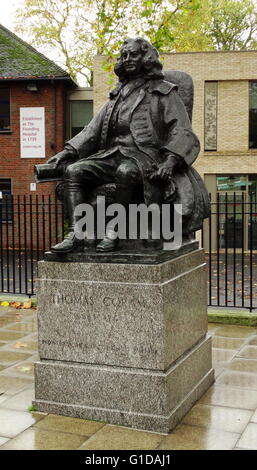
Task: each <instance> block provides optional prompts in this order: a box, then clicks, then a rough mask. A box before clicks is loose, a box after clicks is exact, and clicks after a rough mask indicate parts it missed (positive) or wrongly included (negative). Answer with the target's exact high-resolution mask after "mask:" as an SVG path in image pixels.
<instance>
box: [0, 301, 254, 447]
mask: <svg viewBox="0 0 257 470" xmlns="http://www.w3.org/2000/svg"><path fill="white" fill-rule="evenodd" d="M36 313H37V312H36V310H32V309H26V310H22V309H21V310H16V309H15V308H10V307H0V450H50V449H54V450H59V449H60V450H69V449H74V450H75V449H80V450H89V449H91V450H98V449H103V450H113V449H115V450H120V449H128V450H153V449H167V450H191V449H194V450H232V449H244V450H245V449H249V450H250V449H252V450H257V328H252V327H246V326H234V325H222V324H214V323H212V324H210V325H209V330H210V333H211V334H212V335H213V365H214V368H215V370H216V382H215V384H214V385H213V386H212V387H211V388H210V389H209V390H208V391H207V393H206V394H205V395H204V396H203V397H202V398H201V399H200V400H199V401H198V402H197V403H196V404H195V406H194V407H193V408H192V409H191V411H190V412H189V413H188V414H187V415H186V416H185V417H184V419H183V420H182V422H181V423H180V424H179V425H178V426H177V427H176V428H175V429H174V430H173V431H172V432H170V433H169V434H168V435H164V434H159V433H153V432H146V431H139V430H133V429H129V428H125V427H120V426H113V425H108V424H105V423H103V422H96V421H89V420H82V419H78V418H68V417H63V416H56V415H51V414H49V415H47V414H44V413H38V412H30V411H28V409H29V407H30V406H31V403H32V400H33V399H34V374H33V363H34V361H36V360H37V359H38V355H37V321H36Z"/></svg>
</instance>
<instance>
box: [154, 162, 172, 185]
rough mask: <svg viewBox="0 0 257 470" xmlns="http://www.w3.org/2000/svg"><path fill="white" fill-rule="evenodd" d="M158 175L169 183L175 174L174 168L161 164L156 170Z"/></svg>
mask: <svg viewBox="0 0 257 470" xmlns="http://www.w3.org/2000/svg"><path fill="white" fill-rule="evenodd" d="M156 176H157V177H158V178H160V179H161V180H163V181H165V182H166V183H168V182H169V181H170V179H171V178H172V176H173V168H171V167H170V166H168V165H166V164H164V165H161V166H160V167H159V169H158V171H157V172H156Z"/></svg>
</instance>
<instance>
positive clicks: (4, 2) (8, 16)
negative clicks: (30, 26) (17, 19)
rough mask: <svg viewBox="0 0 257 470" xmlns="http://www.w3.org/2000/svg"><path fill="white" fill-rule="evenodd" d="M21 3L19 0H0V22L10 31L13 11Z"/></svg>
mask: <svg viewBox="0 0 257 470" xmlns="http://www.w3.org/2000/svg"><path fill="white" fill-rule="evenodd" d="M21 3H22V2H21V0H9V2H8V0H0V23H1V24H2V25H3V26H5V27H6V28H9V29H10V30H11V31H13V30H14V21H13V20H14V12H15V10H16V8H18V7H19V5H20V4H21Z"/></svg>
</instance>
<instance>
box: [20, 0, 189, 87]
mask: <svg viewBox="0 0 257 470" xmlns="http://www.w3.org/2000/svg"><path fill="white" fill-rule="evenodd" d="M197 1H198V0H80V1H78V0H24V7H23V8H20V9H19V10H17V31H18V32H19V33H21V35H22V36H23V37H24V38H25V39H26V40H28V41H29V42H30V43H32V44H33V45H35V46H36V47H38V48H39V49H41V50H42V48H44V52H46V53H48V54H53V52H56V51H57V52H58V55H59V56H58V59H59V60H60V63H61V65H64V66H65V67H66V69H67V71H68V72H69V73H70V75H71V76H72V77H74V78H76V77H78V75H83V76H84V77H85V78H86V80H87V82H88V83H91V81H92V74H91V72H92V63H93V57H94V55H95V54H103V55H106V56H107V60H106V61H105V64H104V65H105V69H111V66H112V65H111V64H112V63H113V57H114V56H115V54H116V53H117V51H118V50H119V46H120V44H121V42H122V41H123V40H124V39H125V38H126V37H128V36H135V35H143V36H144V37H146V38H149V39H150V41H151V42H152V43H153V44H154V45H155V46H156V47H157V48H159V49H164V47H163V46H164V45H165V44H171V43H172V41H173V35H172V33H171V32H170V27H171V25H172V24H173V23H174V21H175V18H176V15H177V14H178V13H181V12H182V11H183V9H187V10H190V9H191V8H196V4H197ZM108 58H109V59H110V58H111V59H112V60H111V61H110V60H108ZM55 61H56V59H55Z"/></svg>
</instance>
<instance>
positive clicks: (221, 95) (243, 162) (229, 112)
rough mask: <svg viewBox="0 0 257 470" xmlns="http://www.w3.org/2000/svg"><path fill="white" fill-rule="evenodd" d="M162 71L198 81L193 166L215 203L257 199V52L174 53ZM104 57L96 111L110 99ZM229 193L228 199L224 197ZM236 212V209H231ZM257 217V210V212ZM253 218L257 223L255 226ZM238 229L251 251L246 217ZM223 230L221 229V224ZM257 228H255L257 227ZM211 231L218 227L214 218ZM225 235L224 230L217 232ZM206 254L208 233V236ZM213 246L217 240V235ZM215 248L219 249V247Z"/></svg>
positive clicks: (98, 74)
mask: <svg viewBox="0 0 257 470" xmlns="http://www.w3.org/2000/svg"><path fill="white" fill-rule="evenodd" d="M162 60H163V66H164V70H169V69H175V70H182V71H184V72H187V73H189V74H190V75H191V76H192V78H193V81H194V110H193V129H194V131H195V133H196V134H197V136H198V137H199V139H200V142H201V152H200V154H199V157H198V159H197V160H196V162H195V164H194V166H195V168H196V169H197V171H198V172H199V173H200V174H201V176H202V177H203V179H204V180H205V184H206V186H207V188H208V190H209V192H210V193H211V196H212V201H215V200H216V198H217V194H219V198H220V199H219V200H220V201H221V200H222V198H223V199H225V198H227V200H228V201H230V200H231V208H232V207H233V201H234V197H235V198H236V201H238V203H239V204H238V205H239V206H240V201H241V198H242V193H243V195H244V201H248V200H249V197H250V196H251V195H252V196H253V198H254V200H256V198H257V51H237V52H193V53H172V54H163V56H162ZM101 63H102V58H101V56H98V57H96V60H95V68H94V90H93V91H94V110H95V111H97V110H99V108H100V107H101V106H102V104H103V102H104V101H105V100H106V97H107V96H108V80H107V79H105V78H104V77H103V74H104V72H103V70H102V67H101ZM226 193H227V195H226ZM231 210H232V209H231ZM256 213H257V207H256ZM255 218H257V216H254V220H253V222H254V223H257V220H256V222H255ZM236 219H237V222H236V223H237V224H238V225H237V226H236V229H237V227H240V224H242V223H244V225H245V249H247V248H248V237H247V231H248V225H249V220H248V216H247V215H246V217H244V220H242V217H241V216H240V210H239V213H238V214H237V217H236ZM220 226H221V227H222V223H221V224H220ZM256 228H257V227H256ZM212 230H213V232H215V230H216V223H215V217H214V218H213V224H212ZM219 230H220V231H221V233H220V234H219V236H221V237H222V236H223V235H222V229H219ZM205 233H206V239H205V247H206V248H208V230H206V231H205ZM213 235H214V236H213V237H212V239H213V241H214V240H216V239H217V236H216V235H217V234H216V233H215V234H214V233H213ZM212 248H214V249H215V248H216V245H215V246H214V245H213V247H212Z"/></svg>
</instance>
